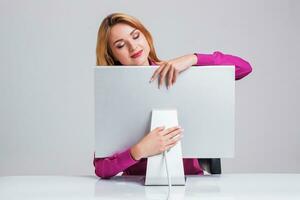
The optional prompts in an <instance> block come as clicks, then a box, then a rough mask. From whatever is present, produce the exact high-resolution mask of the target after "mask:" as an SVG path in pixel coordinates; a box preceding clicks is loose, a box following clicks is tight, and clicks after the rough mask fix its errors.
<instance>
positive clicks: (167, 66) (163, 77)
mask: <svg viewBox="0 0 300 200" xmlns="http://www.w3.org/2000/svg"><path fill="white" fill-rule="evenodd" d="M170 67H171V66H170V65H169V64H166V65H165V67H164V69H163V70H162V72H161V73H160V76H159V81H158V82H159V85H158V88H160V87H161V86H162V84H163V81H164V80H165V77H166V75H167V73H168V71H169V69H170Z"/></svg>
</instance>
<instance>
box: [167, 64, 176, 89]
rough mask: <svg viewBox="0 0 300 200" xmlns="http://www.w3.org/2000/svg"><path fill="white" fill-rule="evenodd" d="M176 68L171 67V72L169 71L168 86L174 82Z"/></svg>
mask: <svg viewBox="0 0 300 200" xmlns="http://www.w3.org/2000/svg"><path fill="white" fill-rule="evenodd" d="M174 71H175V69H174V68H173V67H171V69H170V71H169V73H168V85H167V88H170V87H171V86H172V84H173V75H174Z"/></svg>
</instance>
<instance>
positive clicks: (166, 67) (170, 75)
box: [150, 54, 197, 88]
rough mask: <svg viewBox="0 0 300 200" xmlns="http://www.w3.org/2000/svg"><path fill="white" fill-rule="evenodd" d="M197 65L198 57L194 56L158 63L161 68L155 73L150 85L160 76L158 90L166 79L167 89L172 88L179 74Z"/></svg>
mask: <svg viewBox="0 0 300 200" xmlns="http://www.w3.org/2000/svg"><path fill="white" fill-rule="evenodd" d="M196 63H197V56H196V55H194V54H189V55H185V56H181V57H178V58H175V59H172V60H169V61H162V62H157V64H158V65H159V67H158V68H157V69H156V70H155V72H154V73H153V75H152V77H151V79H150V83H151V82H152V81H154V80H155V79H156V78H157V77H158V76H159V80H158V88H160V86H161V85H162V84H163V81H164V79H165V78H166V86H167V88H171V86H172V85H173V84H174V83H175V82H176V79H177V77H178V75H179V73H180V72H182V71H184V70H186V69H188V68H189V67H191V66H192V65H195V64H196Z"/></svg>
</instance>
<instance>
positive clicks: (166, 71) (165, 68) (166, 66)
mask: <svg viewBox="0 0 300 200" xmlns="http://www.w3.org/2000/svg"><path fill="white" fill-rule="evenodd" d="M160 64H161V65H160V67H159V68H157V69H156V70H155V71H154V73H153V75H152V77H151V79H150V81H149V82H150V83H151V82H152V81H154V80H155V79H157V78H158V88H160V87H161V86H162V85H163V82H164V80H166V85H167V88H169V87H171V85H173V83H175V81H176V79H177V76H178V73H177V70H176V69H175V68H174V67H172V65H171V64H170V63H167V62H160ZM167 75H168V77H167V78H166V76H167ZM174 76H175V77H174ZM174 79H175V81H174Z"/></svg>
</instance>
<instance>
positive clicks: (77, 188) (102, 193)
mask: <svg viewBox="0 0 300 200" xmlns="http://www.w3.org/2000/svg"><path fill="white" fill-rule="evenodd" d="M143 183H144V177H141V176H127V177H122V176H116V177H113V178H112V179H109V180H102V179H99V178H97V177H95V176H5V177H0V199H1V200H14V199H22V200H25V199H30V200H32V199H39V200H41V199H85V200H87V199H165V198H166V196H167V192H168V187H167V186H144V185H143ZM171 199H210V200H212V199H226V200H228V199H251V200H253V199H255V200H257V199H264V200H265V199H272V200H277V199H284V200H286V199H289V200H290V199H297V200H299V199H300V174H222V175H214V176H187V182H186V185H185V186H173V187H172V191H171Z"/></svg>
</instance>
